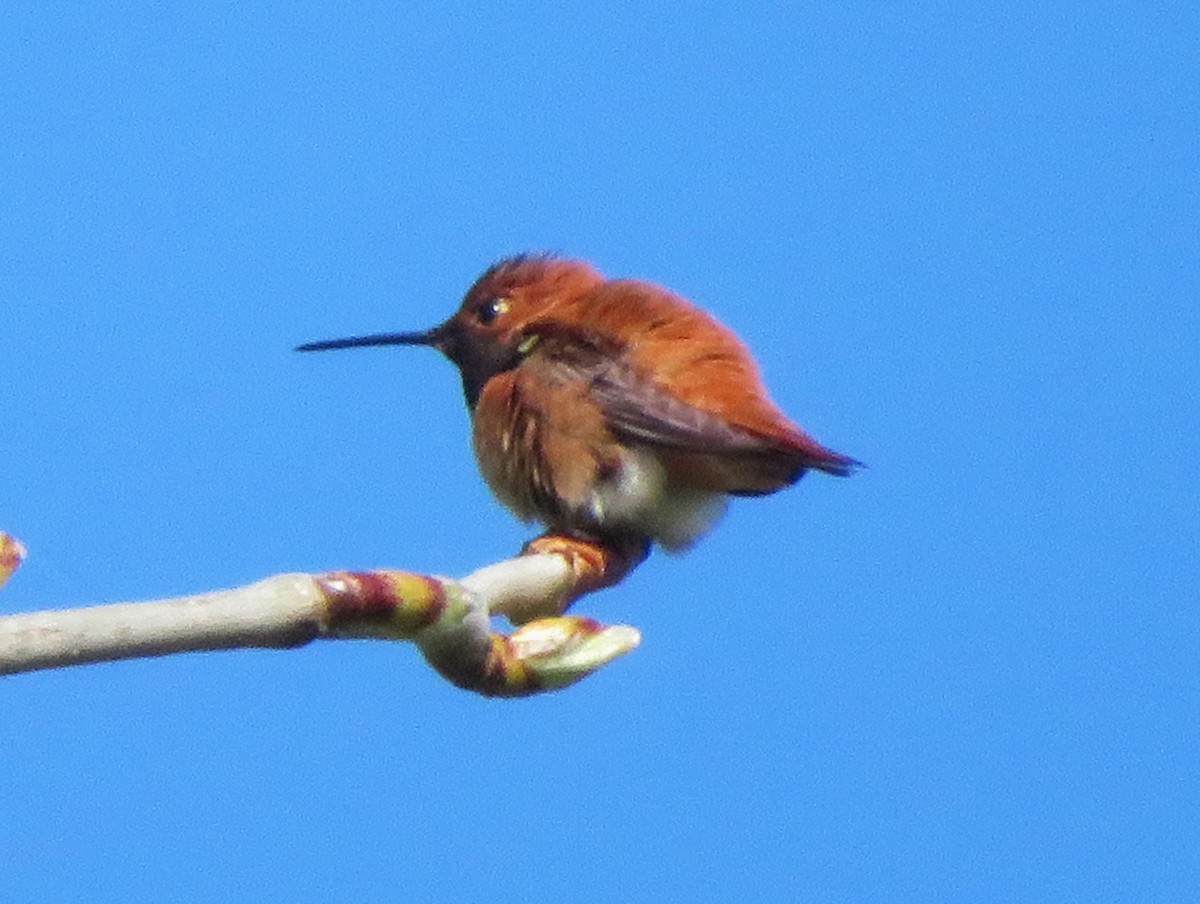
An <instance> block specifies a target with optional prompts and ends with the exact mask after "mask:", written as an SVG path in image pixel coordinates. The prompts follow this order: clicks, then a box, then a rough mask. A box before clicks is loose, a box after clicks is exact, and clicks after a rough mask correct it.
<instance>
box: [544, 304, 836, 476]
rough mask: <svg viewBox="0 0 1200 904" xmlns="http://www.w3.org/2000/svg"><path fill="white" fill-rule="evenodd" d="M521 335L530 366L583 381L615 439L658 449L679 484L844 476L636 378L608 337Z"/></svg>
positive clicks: (827, 460) (549, 331) (805, 445)
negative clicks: (811, 473)
mask: <svg viewBox="0 0 1200 904" xmlns="http://www.w3.org/2000/svg"><path fill="white" fill-rule="evenodd" d="M526 335H527V337H530V339H529V342H528V344H529V345H530V348H529V350H528V353H527V354H528V358H529V359H530V361H529V363H531V364H534V365H535V366H537V367H538V368H539V369H540V370H542V371H543V373H544V375H545V377H546V378H548V379H562V380H571V381H576V380H582V381H585V382H586V383H587V385H588V387H589V392H588V395H589V398H591V399H592V400H593V401H595V402H596V404H597V405H598V406H599V407H600V409H601V411H602V412H603V414H604V418H605V421H606V423H607V424H608V426H609V429H611V430H612V432H613V434H614V435H615V436H617V437H619V438H621V439H623V440H626V441H632V442H638V443H644V444H646V445H649V446H654V447H657V448H658V449H659V450H660V451H661V452H662V457H663V460H664V462H665V463H666V464H667V466H668V468H671V469H673V470H674V472H675V475H676V477H677V479H679V480H680V482H682V483H687V484H693V485H696V486H703V487H707V488H711V489H716V490H721V491H723V492H727V493H735V494H758V493H767V492H773V491H774V490H777V489H779V488H781V487H783V486H786V485H788V484H790V483H793V482H795V480H796V479H797V478H799V477H800V476H801V475H802V474H803V473H804V471H805V470H806V469H808V468H821V469H822V470H828V471H831V472H832V473H843V472H846V471H848V470H849V467H850V466H852V464H849V463H852V460H851V459H844V462H845V463H843V459H842V457H841V456H838V455H837V453H834V452H831V451H830V450H827V449H825V448H824V447H823V446H820V445H819V444H817V443H816V442H815V441H811V440H808V438H807V437H806V436H804V435H803V434H798V440H797V442H796V443H794V444H787V443H783V442H780V441H778V440H776V439H773V438H770V437H763V436H759V435H756V434H754V433H751V432H749V431H747V430H743V429H741V428H739V427H736V426H734V425H732V424H730V423H729V421H727V420H726V419H725V418H723V417H720V416H719V415H716V414H713V413H711V412H708V411H705V410H703V409H701V408H697V407H695V406H694V405H690V404H688V403H687V402H684V401H681V400H680V399H678V398H677V397H675V396H674V395H672V394H671V393H670V392H668V391H667V390H665V389H663V388H662V387H661V386H659V385H657V384H656V383H654V382H653V381H652V380H650V379H649V378H647V377H645V376H643V375H641V374H640V373H638V372H637V371H636V370H635V369H634V368H633V367H632V366H631V365H630V364H629V362H628V356H626V355H624V354H623V350H622V349H621V348H620V347H619V345H618V344H617V343H614V342H613V341H612V340H609V339H606V338H605V337H601V336H597V335H595V334H592V333H589V332H588V331H586V330H582V329H579V328H576V327H572V326H568V325H565V324H561V323H558V322H554V321H540V322H538V323H535V324H533V325H531V327H530V328H529V331H528V332H527V334H526ZM533 337H536V338H533Z"/></svg>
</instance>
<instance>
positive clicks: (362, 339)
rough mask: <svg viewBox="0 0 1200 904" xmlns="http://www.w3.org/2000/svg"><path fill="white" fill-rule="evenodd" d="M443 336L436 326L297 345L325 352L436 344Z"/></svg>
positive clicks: (309, 350)
mask: <svg viewBox="0 0 1200 904" xmlns="http://www.w3.org/2000/svg"><path fill="white" fill-rule="evenodd" d="M441 337H442V333H441V330H440V329H439V328H438V327H434V328H433V329H431V330H425V332H423V333H373V334H371V335H370V336H351V337H350V338H348V339H323V340H321V341H320V342H305V343H304V344H303V345H297V346H296V351H298V352H323V351H328V350H329V349H334V348H363V347H365V346H368V345H434V346H436V345H437V344H438V342H439V340H440V339H441Z"/></svg>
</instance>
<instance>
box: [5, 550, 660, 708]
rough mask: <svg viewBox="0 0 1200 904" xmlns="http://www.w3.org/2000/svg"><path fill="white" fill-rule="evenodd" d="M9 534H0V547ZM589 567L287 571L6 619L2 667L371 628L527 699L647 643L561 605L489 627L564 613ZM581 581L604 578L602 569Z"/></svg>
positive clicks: (466, 680) (534, 558)
mask: <svg viewBox="0 0 1200 904" xmlns="http://www.w3.org/2000/svg"><path fill="white" fill-rule="evenodd" d="M5 540H9V541H11V538H8V537H7V535H3V534H0V553H2V551H3V549H4V548H5V547H4V545H3V543H4V541H5ZM11 542H12V543H15V541H11ZM9 548H13V547H11V544H10V547H9ZM14 561H15V562H19V557H16V559H15V560H14ZM0 567H2V565H0ZM13 567H15V564H14V565H13ZM10 570H11V569H10ZM621 573H622V574H623V573H624V572H623V571H622V572H621ZM580 575H581V571H580V569H579V568H578V566H577V565H576V563H573V562H572V561H571V560H570V559H569V558H568V557H567V556H565V555H555V554H550V553H537V554H528V555H523V556H521V557H518V558H516V559H509V560H506V561H504V562H499V563H497V564H495V565H490V566H488V567H486V568H483V569H480V570H479V571H477V572H475V573H474V574H472V575H469V576H468V577H466V578H463V579H462V580H461V581H455V580H451V579H449V578H439V577H431V576H427V575H418V574H411V573H408V572H402V571H368V572H348V571H341V572H329V573H326V574H320V575H308V574H283V575H276V576H274V577H270V578H267V579H266V580H263V581H258V582H257V583H254V584H248V585H246V586H244V587H238V588H235V589H232V590H222V591H217V592H213V593H202V594H198V595H195V596H183V597H176V598H173V599H164V600H154V601H149V602H135V603H114V604H110V605H102V606H89V607H86V608H81V609H62V610H50V611H45V612H33V613H26V614H17V615H7V616H0V674H15V673H18V672H28V671H34V670H37V669H48V668H58V667H62V666H68V665H81V664H84V663H90V662H105V661H111V660H117V659H130V658H137V657H145V656H162V655H166V654H169V653H180V652H186V651H192V650H226V649H236V648H243V647H275V648H279V647H297V646H302V645H304V644H306V643H309V642H310V641H312V640H315V639H318V638H343V637H373V638H383V639H390V640H410V641H412V642H414V643H415V644H416V645H417V647H418V648H419V649H420V651H421V653H422V654H423V655H424V657H425V658H426V660H427V661H428V662H429V663H430V665H432V666H433V667H434V668H435V669H437V671H438V672H439V673H440V674H442V675H443V676H444V677H445V678H447V679H448V680H449V681H452V682H453V683H454V684H456V685H458V686H459V687H463V688H466V689H469V690H473V691H476V692H478V693H481V694H485V695H488V696H524V695H528V694H533V693H538V692H540V691H546V690H553V689H555V688H559V687H565V686H566V685H568V684H572V683H574V682H575V681H578V680H579V679H580V678H583V677H584V676H586V675H588V674H591V672H593V671H595V670H596V669H598V668H599V667H600V666H602V665H604V664H605V663H607V662H609V661H610V660H612V659H614V658H615V657H617V656H619V655H621V654H622V653H626V652H628V651H629V650H631V649H633V647H635V646H636V645H637V643H638V641H639V635H638V632H637V631H636V630H635V629H634V628H630V627H626V626H621V625H616V626H610V627H606V626H604V625H601V624H599V623H598V622H596V621H594V620H592V619H590V618H585V617H582V616H567V615H557V614H552V615H550V616H549V617H541V618H537V619H535V620H533V621H529V622H527V623H526V624H524V625H523V626H521V627H520V628H518V629H517V630H516V631H514V632H513V633H512V634H511V635H505V634H500V633H496V632H493V631H492V630H491V628H490V616H491V615H492V614H493V613H507V614H517V615H514V617H519V614H525V613H531V612H536V613H557V612H561V611H562V609H563V607H564V606H565V605H566V603H567V602H569V601H570V600H571V599H573V598H575V596H577V595H578V588H579V585H580V580H581V577H580ZM584 579H587V580H590V581H591V582H592V583H593V584H595V583H596V573H595V569H593V570H592V571H591V572H589V573H587V574H585V575H584Z"/></svg>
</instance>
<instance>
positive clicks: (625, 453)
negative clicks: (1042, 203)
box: [298, 254, 860, 550]
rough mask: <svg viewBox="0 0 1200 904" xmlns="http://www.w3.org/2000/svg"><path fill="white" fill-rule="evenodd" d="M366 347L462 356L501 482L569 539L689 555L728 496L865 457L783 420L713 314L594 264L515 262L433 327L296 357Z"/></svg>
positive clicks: (491, 464) (483, 281)
mask: <svg viewBox="0 0 1200 904" xmlns="http://www.w3.org/2000/svg"><path fill="white" fill-rule="evenodd" d="M368 345H429V346H433V347H434V348H436V349H437V350H438V351H440V352H441V353H442V354H444V355H445V356H446V357H447V358H449V359H450V360H451V361H452V362H454V364H456V365H457V366H458V369H459V371H460V372H461V374H462V384H463V392H464V393H465V395H466V399H467V408H468V409H469V410H470V413H471V424H472V445H473V446H474V450H475V456H476V458H477V460H478V462H479V469H480V471H481V472H482V473H483V477H484V479H485V480H486V481H487V483H488V486H490V487H491V489H492V491H493V492H494V493H495V494H496V496H497V497H498V498H499V499H500V501H501V502H503V503H504V504H505V505H506V506H507V507H508V508H509V509H511V510H512V511H513V512H514V513H515V514H516V515H517V516H518V517H519V518H521V519H522V520H526V521H531V520H538V521H541V522H543V523H544V524H545V525H546V526H547V527H548V528H549V529H550V530H551V531H552V532H557V533H561V534H565V535H568V536H577V537H581V538H585V539H589V540H596V541H600V542H603V541H605V540H606V539H613V540H621V541H626V542H627V541H630V540H633V541H636V542H640V543H643V544H648V543H649V542H651V541H653V542H657V543H659V544H660V545H662V546H663V547H664V548H665V549H667V550H681V549H685V548H686V547H688V546H690V545H691V544H692V543H694V542H695V541H696V540H697V539H699V538H700V537H701V536H702V535H703V534H704V533H705V532H706V531H707V530H708V529H709V528H710V527H711V526H712V524H713V522H714V521H715V520H716V518H717V517H718V516H719V515H720V514H721V512H722V511H723V510H724V508H725V505H726V502H727V499H728V497H729V496H761V495H765V494H768V493H774V492H775V491H776V490H780V489H783V488H784V487H786V486H789V485H791V484H793V483H795V482H796V481H797V480H798V479H799V478H800V477H801V476H802V475H803V474H804V472H805V471H808V470H817V471H824V472H825V473H827V474H835V475H837V476H839V477H844V476H846V475H848V474H850V473H851V472H852V471H853V470H854V469H855V468H856V467H858V466H859V465H860V463H859V462H857V461H855V460H854V459H853V458H850V457H848V456H846V455H842V454H840V453H838V452H834V451H833V450H831V449H827V448H826V447H825V446H823V445H821V444H820V443H818V442H817V441H816V440H814V439H813V438H812V437H810V436H809V435H808V434H806V433H805V432H804V431H803V430H801V429H800V428H799V427H797V426H796V425H795V424H794V423H792V422H791V421H790V420H788V419H787V417H785V416H784V414H783V413H782V412H781V411H780V410H779V409H778V408H777V407H776V406H775V405H774V403H772V402H771V400H770V399H769V398H768V396H767V392H766V389H765V387H764V386H763V383H762V380H761V378H760V377H759V373H758V367H757V366H756V365H755V363H754V360H753V358H751V356H750V353H749V352H748V351H747V349H746V347H745V346H744V345H743V344H742V343H741V341H740V340H739V339H738V338H737V337H736V336H735V335H734V334H733V333H731V332H730V331H729V330H728V329H726V328H725V327H724V326H722V325H721V324H720V323H718V322H717V321H716V320H715V319H714V318H713V317H712V316H710V315H709V314H707V313H705V312H704V311H702V310H700V309H699V308H697V307H695V306H694V305H692V304H691V303H690V302H688V301H685V300H684V299H683V298H681V297H679V296H678V295H675V294H673V293H671V292H669V291H667V290H666V289H662V288H660V287H658V286H655V285H652V284H650V283H647V282H641V281H639V280H634V279H605V278H604V277H603V276H602V275H601V274H600V273H599V272H598V271H597V270H596V269H595V268H593V267H592V266H591V265H590V264H587V263H585V262H583V261H578V260H568V259H564V258H560V257H556V256H552V255H528V254H526V255H519V256H516V257H510V258H506V259H504V260H501V261H499V262H497V263H496V264H494V265H493V266H491V267H489V268H488V269H487V271H485V272H484V274H483V275H482V276H480V277H479V279H478V280H476V281H475V284H474V285H473V286H471V288H470V289H469V290H468V291H467V294H466V296H465V297H464V298H463V301H462V305H461V306H460V307H459V309H458V311H457V312H456V313H455V314H454V316H452V317H451V318H450V319H449V320H447V321H445V322H444V323H442V324H439V325H438V326H435V327H433V328H432V329H430V330H426V331H425V332H420V333H378V334H374V335H369V336H357V337H353V338H348V339H332V340H327V341H323V342H310V343H308V344H306V345H301V346H299V347H298V350H299V351H319V350H324V349H335V348H358V347H361V346H368Z"/></svg>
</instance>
